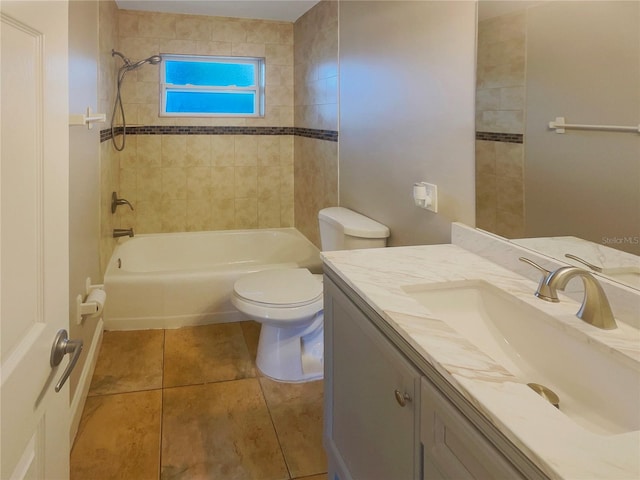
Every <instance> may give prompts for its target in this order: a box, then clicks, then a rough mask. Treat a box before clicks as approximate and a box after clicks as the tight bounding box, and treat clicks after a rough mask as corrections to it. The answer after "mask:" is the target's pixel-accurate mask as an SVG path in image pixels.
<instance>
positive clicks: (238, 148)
mask: <svg viewBox="0 0 640 480" xmlns="http://www.w3.org/2000/svg"><path fill="white" fill-rule="evenodd" d="M234 149H235V160H234V165H235V166H256V165H258V137H257V136H256V135H236V136H235V137H234Z"/></svg>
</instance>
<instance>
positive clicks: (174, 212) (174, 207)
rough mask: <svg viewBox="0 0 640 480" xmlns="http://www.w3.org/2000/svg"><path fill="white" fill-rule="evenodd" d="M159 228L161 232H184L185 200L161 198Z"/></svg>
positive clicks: (185, 219) (185, 224)
mask: <svg viewBox="0 0 640 480" xmlns="http://www.w3.org/2000/svg"><path fill="white" fill-rule="evenodd" d="M161 225H162V226H161V228H162V231H163V232H184V231H186V229H187V200H186V198H185V199H171V198H166V197H165V198H163V199H162V217H161Z"/></svg>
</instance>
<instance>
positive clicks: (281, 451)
mask: <svg viewBox="0 0 640 480" xmlns="http://www.w3.org/2000/svg"><path fill="white" fill-rule="evenodd" d="M258 385H260V391H261V392H262V399H263V400H264V404H265V406H266V407H267V412H268V413H269V419H270V420H271V425H272V426H273V431H274V433H275V434H276V440H277V441H278V446H279V447H280V453H281V454H282V459H283V460H284V465H285V467H286V468H287V473H288V474H289V478H290V479H291V478H293V476H292V475H291V469H290V468H289V462H288V461H287V457H286V456H285V454H284V450H283V449H282V442H280V435H278V429H277V428H276V423H275V422H274V421H273V415H271V408H270V407H269V402H267V396H266V395H265V394H264V389H263V388H262V382H261V381H260V379H258Z"/></svg>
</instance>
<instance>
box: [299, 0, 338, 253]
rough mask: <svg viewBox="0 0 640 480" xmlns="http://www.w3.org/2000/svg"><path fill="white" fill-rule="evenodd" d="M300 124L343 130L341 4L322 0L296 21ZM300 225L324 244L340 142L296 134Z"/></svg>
mask: <svg viewBox="0 0 640 480" xmlns="http://www.w3.org/2000/svg"><path fill="white" fill-rule="evenodd" d="M294 64H295V70H294V79H295V82H294V100H295V101H294V103H295V106H294V117H295V126H296V127H301V128H314V129H321V130H338V2H335V1H326V0H325V1H322V2H320V3H318V4H317V5H316V6H314V7H313V8H312V9H311V10H309V11H308V12H307V13H306V14H305V15H303V16H302V17H300V18H299V19H298V20H297V21H296V23H295V25H294ZM294 145H295V146H294V166H295V170H294V172H295V173H294V184H295V195H294V198H295V200H294V205H295V226H296V228H297V229H298V230H300V231H301V232H302V233H303V234H304V235H305V236H306V237H307V238H309V239H310V240H311V241H312V242H313V243H315V244H316V246H318V247H320V232H319V229H318V211H320V210H321V209H323V208H325V207H331V206H336V205H338V143H337V142H334V141H329V140H320V139H315V138H306V137H301V136H296V137H295V140H294Z"/></svg>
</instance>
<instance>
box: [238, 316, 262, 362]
mask: <svg viewBox="0 0 640 480" xmlns="http://www.w3.org/2000/svg"><path fill="white" fill-rule="evenodd" d="M260 327H261V325H260V324H259V323H258V322H254V321H252V320H249V321H247V322H240V328H242V334H243V335H244V340H245V342H246V344H247V349H248V350H249V355H250V356H251V360H253V361H254V362H255V360H256V355H257V354H258V341H259V340H260Z"/></svg>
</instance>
